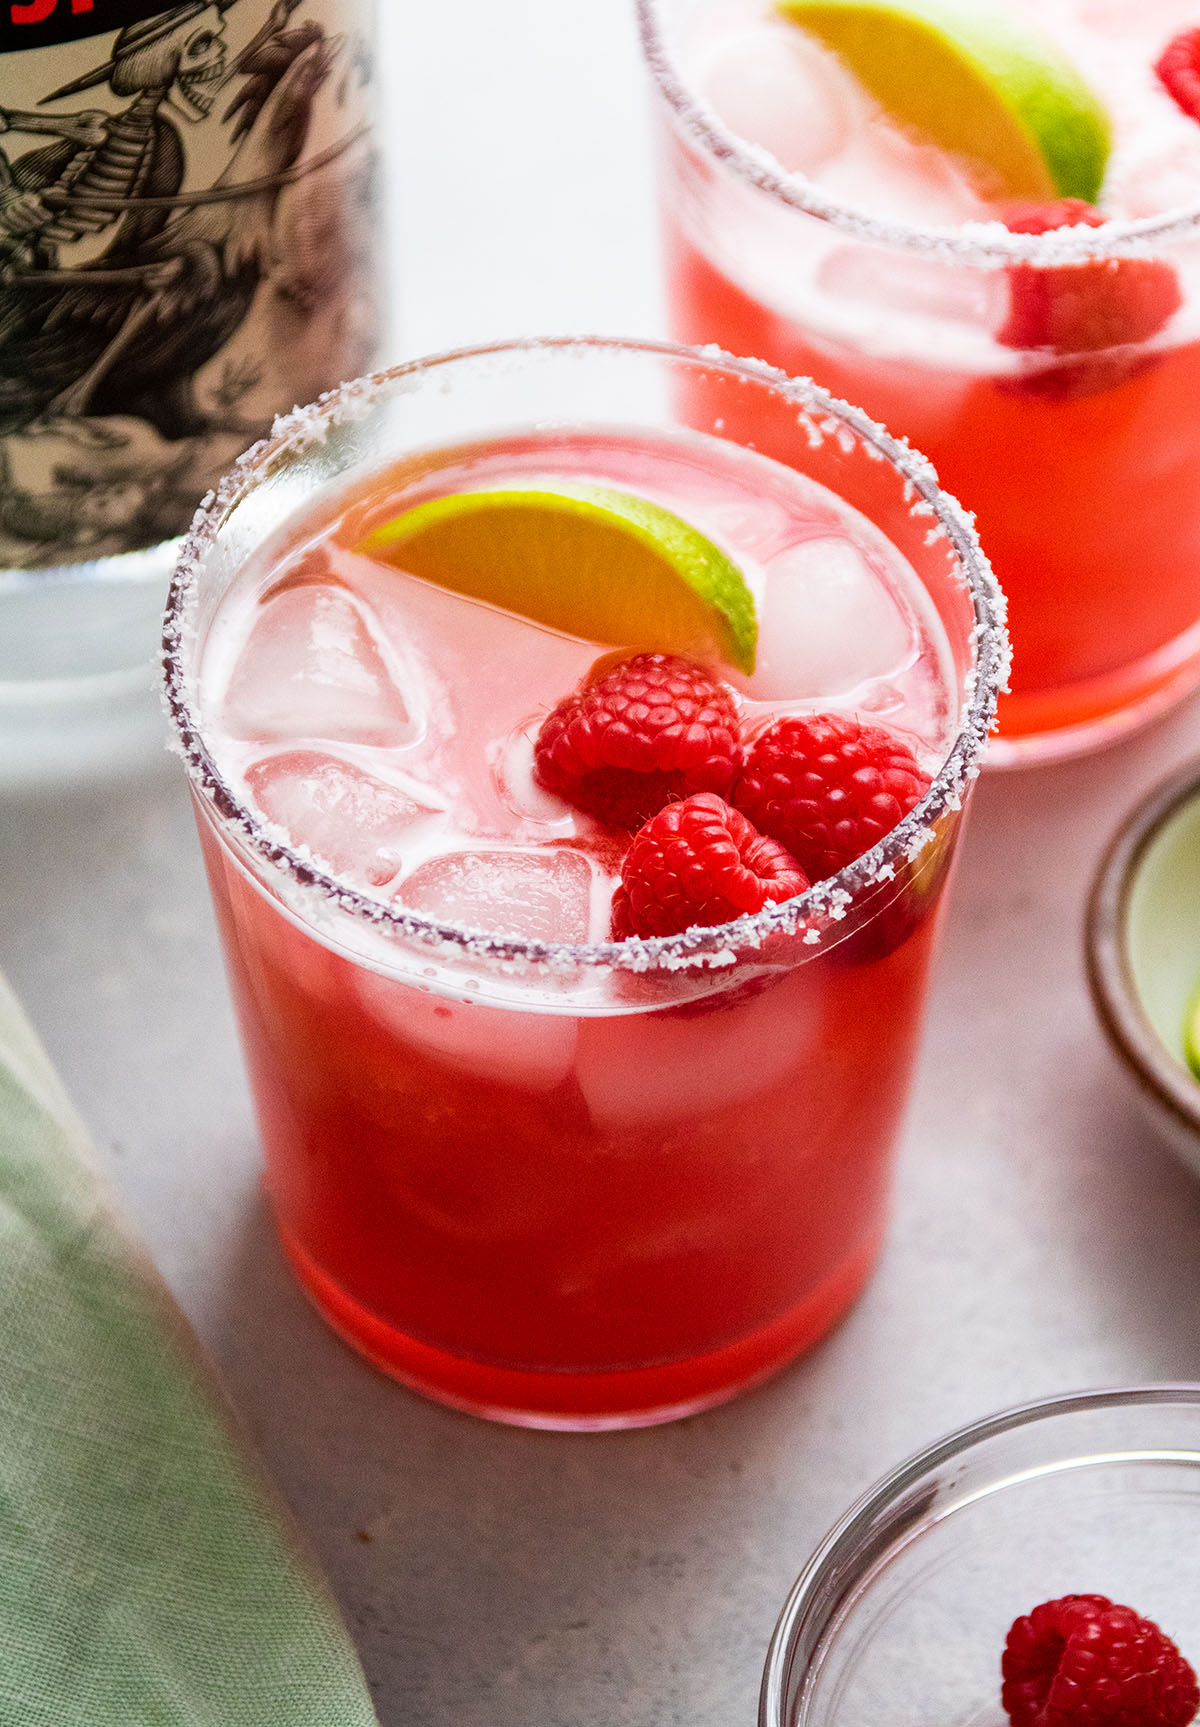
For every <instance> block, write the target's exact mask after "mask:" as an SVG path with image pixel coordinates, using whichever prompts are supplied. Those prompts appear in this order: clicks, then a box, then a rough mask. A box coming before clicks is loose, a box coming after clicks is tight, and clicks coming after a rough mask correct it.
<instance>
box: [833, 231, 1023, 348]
mask: <svg viewBox="0 0 1200 1727" xmlns="http://www.w3.org/2000/svg"><path fill="white" fill-rule="evenodd" d="M817 285H818V287H819V288H820V289H821V291H822V293H824V294H828V295H830V296H831V297H832V298H833V299H835V300H839V301H841V300H848V301H852V302H854V303H856V304H857V305H860V306H862V307H863V308H864V311H869V310H870V309H871V308H873V309H874V313H873V315H875V316H878V317H880V318H887V319H888V320H889V321H891V322H894V321H895V320H896V319H897V318H906V317H907V318H921V319H927V318H928V319H933V320H934V321H935V322H941V321H943V320H948V321H950V322H951V323H954V324H968V325H975V326H977V327H978V328H979V329H980V330H981V331H985V332H990V331H992V330H994V329H996V328H997V327H998V326H999V325H1000V323H1001V322H1002V321H1003V319H1004V317H1005V316H1006V314H1007V312H1008V297H1009V288H1008V279H1007V277H1006V276H1005V274H1004V271H1003V270H1000V269H994V270H987V269H975V268H972V267H971V266H970V265H967V264H964V263H962V262H961V261H960V260H958V259H949V260H946V261H941V262H939V261H938V260H937V259H936V258H918V257H906V256H904V255H903V254H900V253H896V254H888V253H886V252H885V251H884V250H883V248H882V247H880V246H871V245H862V244H857V243H855V244H847V245H842V246H836V247H835V248H834V249H833V250H832V251H831V252H829V253H827V255H826V256H825V258H824V259H823V261H822V263H821V266H820V269H819V270H818V271H817Z"/></svg>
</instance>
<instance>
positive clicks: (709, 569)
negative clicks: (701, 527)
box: [356, 482, 758, 672]
mask: <svg viewBox="0 0 1200 1727" xmlns="http://www.w3.org/2000/svg"><path fill="white" fill-rule="evenodd" d="M356 550H358V551H360V552H365V553H366V554H367V555H368V556H370V557H373V558H380V559H383V560H385V561H386V562H387V563H390V564H395V565H396V566H397V567H398V568H400V569H404V570H408V571H410V572H411V574H413V575H415V576H423V577H424V578H425V579H426V580H427V581H431V582H437V583H438V585H439V586H440V587H443V588H452V589H453V590H454V592H455V593H459V594H466V595H468V596H469V597H470V598H472V599H476V600H487V601H489V602H490V603H491V604H492V605H495V606H503V607H504V608H505V609H506V610H507V611H510V612H519V613H521V615H522V616H524V617H527V618H531V619H532V620H533V621H534V622H535V623H539V624H545V625H547V626H548V627H549V628H551V629H555V630H562V631H563V632H564V633H565V634H567V635H572V636H582V637H583V638H584V640H585V641H592V642H600V643H603V644H604V645H605V646H609V647H635V648H640V649H653V650H656V651H658V652H660V653H682V654H690V655H693V656H695V657H697V658H700V659H706V658H707V659H713V658H716V659H720V660H725V661H727V662H728V663H729V664H730V665H734V666H737V667H738V669H739V670H741V671H743V672H752V671H753V670H754V651H755V645H756V642H757V638H758V620H757V617H756V615H755V610H754V596H753V595H752V594H751V592H750V590H749V588H748V587H747V586H746V581H745V577H744V576H743V575H742V572H741V571H740V570H739V569H738V567H737V565H736V564H735V563H734V562H733V561H732V559H730V558H729V557H727V556H726V554H725V553H724V552H723V551H721V550H720V548H719V547H718V546H715V545H714V544H713V543H712V541H711V540H708V539H705V537H704V535H703V534H701V533H699V532H697V530H696V529H695V528H693V527H692V526H691V525H690V524H689V523H688V522H685V521H684V520H683V518H682V517H681V516H676V515H673V514H672V513H671V511H670V510H664V509H663V508H662V507H661V505H659V504H652V503H650V501H649V500H648V499H646V498H639V497H636V496H634V495H633V494H632V493H629V492H618V491H614V490H611V489H610V488H609V487H607V486H594V485H586V484H580V485H577V486H563V485H559V484H558V483H553V484H551V483H548V482H540V483H539V484H538V486H537V487H536V489H530V490H529V491H515V490H505V491H479V492H452V493H450V494H449V495H448V496H447V497H444V498H433V499H431V500H430V502H429V503H426V504H417V505H416V506H415V507H414V508H413V509H411V510H406V511H405V512H404V514H403V515H399V516H395V517H393V519H392V520H391V521H390V522H385V523H384V524H383V526H382V527H379V528H375V529H374V530H373V531H372V532H371V533H370V534H368V535H367V536H366V538H365V539H364V540H363V541H362V542H361V543H360V545H359V546H357V547H356Z"/></svg>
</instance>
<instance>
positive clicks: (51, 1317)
mask: <svg viewBox="0 0 1200 1727" xmlns="http://www.w3.org/2000/svg"><path fill="white" fill-rule="evenodd" d="M374 1722H375V1715H374V1712H373V1711H372V1708H371V1704H370V1701H369V1698H368V1695H367V1691H366V1687H365V1684H364V1682H363V1678H362V1673H361V1671H360V1669H359V1666H358V1662H357V1660H356V1658H355V1655H354V1652H353V1650H352V1648H351V1646H350V1643H349V1640H348V1638H347V1636H346V1633H345V1631H344V1629H343V1627H342V1625H341V1622H340V1620H339V1618H338V1616H337V1612H336V1609H335V1607H334V1605H333V1603H332V1600H331V1599H330V1597H329V1595H328V1593H327V1591H326V1589H325V1587H324V1585H323V1583H322V1582H321V1581H320V1579H319V1578H318V1576H317V1575H316V1573H315V1571H314V1570H313V1568H312V1567H311V1565H310V1564H309V1562H308V1561H307V1560H306V1559H305V1557H304V1555H303V1554H302V1552H301V1551H300V1549H299V1546H298V1543H297V1541H296V1538H295V1536H294V1534H293V1533H292V1532H291V1531H290V1530H289V1527H288V1524H287V1521H286V1513H284V1512H283V1511H282V1510H281V1508H280V1507H279V1506H278V1504H277V1503H276V1502H275V1501H274V1500H273V1498H272V1497H271V1493H270V1490H269V1488H268V1487H267V1486H266V1484H265V1482H264V1481H263V1480H262V1478H261V1476H260V1475H259V1474H257V1473H256V1471H255V1466H254V1465H253V1464H252V1463H250V1462H249V1461H248V1459H247V1457H246V1456H245V1454H244V1453H243V1451H242V1449H241V1448H240V1446H239V1445H238V1444H237V1443H235V1441H234V1440H233V1438H232V1437H231V1435H230V1431H229V1429H228V1427H227V1424H226V1420H225V1417H224V1415H223V1414H222V1412H221V1408H220V1393H219V1391H218V1390H217V1389H216V1387H215V1385H214V1383H213V1381H212V1379H211V1376H210V1375H209V1373H208V1371H207V1369H206V1368H205V1367H204V1366H203V1364H202V1363H201V1361H200V1359H199V1356H198V1352H197V1349H196V1345H195V1343H194V1341H193V1339H192V1337H191V1333H190V1332H189V1331H188V1330H187V1327H186V1325H185V1323H184V1321H183V1319H182V1317H181V1315H180V1314H179V1312H178V1310H177V1309H176V1308H175V1306H174V1304H173V1303H172V1300H171V1297H170V1296H169V1294H168V1293H167V1290H166V1288H165V1286H164V1285H163V1283H162V1282H161V1280H160V1279H159V1277H158V1275H157V1274H156V1272H155V1271H154V1269H153V1267H152V1266H151V1265H150V1264H149V1263H148V1262H147V1260H146V1258H145V1256H144V1255H143V1254H142V1253H141V1252H140V1250H139V1249H138V1248H137V1246H136V1245H134V1244H133V1243H132V1242H131V1241H130V1239H129V1237H128V1236H127V1235H126V1234H125V1232H124V1230H123V1228H122V1226H121V1224H120V1222H119V1220H118V1217H117V1214H116V1209H115V1206H114V1204H113V1200H112V1197H111V1195H110V1193H109V1192H108V1190H107V1188H106V1186H105V1183H104V1181H103V1179H102V1178H101V1176H100V1175H99V1174H98V1172H97V1171H96V1169H95V1167H94V1165H93V1162H92V1153H91V1150H90V1147H89V1145H88V1141H87V1135H86V1133H85V1131H84V1129H83V1127H82V1126H81V1124H80V1122H79V1120H78V1118H77V1117H76V1116H75V1115H74V1113H73V1111H72V1109H71V1107H70V1104H69V1103H68V1102H67V1099H66V1097H65V1095H64V1094H63V1091H62V1088H61V1086H60V1084H59V1082H58V1080H57V1078H56V1076H55V1074H54V1072H53V1070H52V1068H51V1067H50V1064H49V1062H48V1060H47V1058H46V1055H45V1053H44V1051H43V1050H42V1049H41V1047H40V1046H39V1044H38V1042H37V1039H36V1037H35V1036H34V1034H33V1032H32V1030H31V1028H30V1026H29V1024H28V1022H27V1021H26V1020H25V1018H24V1016H23V1015H22V1013H21V1010H20V1008H19V1007H18V1006H17V1003H16V1002H15V1001H14V999H13V997H12V994H11V992H10V991H9V989H8V987H7V986H6V985H5V983H4V981H3V979H2V978H0V1727H110V1724H112V1727H116V1724H117V1723H119V1724H120V1727H184V1724H186V1727H209V1724H211V1727H275V1724H278V1727H285V1724H286V1727H310V1724H311V1727H370V1724H372V1723H374Z"/></svg>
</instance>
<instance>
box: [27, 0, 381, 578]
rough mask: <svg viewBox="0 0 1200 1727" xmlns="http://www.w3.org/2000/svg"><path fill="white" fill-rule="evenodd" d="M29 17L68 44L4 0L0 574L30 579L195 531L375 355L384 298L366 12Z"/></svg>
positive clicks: (130, 8) (119, 9)
mask: <svg viewBox="0 0 1200 1727" xmlns="http://www.w3.org/2000/svg"><path fill="white" fill-rule="evenodd" d="M32 6H33V8H34V9H35V11H36V15H37V18H38V19H50V20H51V22H50V24H49V25H48V29H50V30H53V32H54V34H53V35H52V36H50V37H49V38H48V40H49V41H50V42H51V44H52V45H50V46H45V45H41V43H40V42H39V41H38V40H37V39H36V32H34V31H29V32H28V37H29V38H30V40H29V45H28V47H26V42H25V39H23V38H21V37H20V35H19V31H18V29H17V26H18V24H19V23H20V22H21V18H20V15H21V14H22V13H25V14H27V15H29V14H30V6H29V5H26V6H24V7H21V6H12V7H11V8H10V7H9V6H8V5H0V30H3V31H6V33H5V34H3V36H2V37H0V48H2V49H4V50H8V51H5V52H0V567H4V566H7V567H9V568H28V569H34V568H39V567H45V566H51V565H62V564H67V563H78V562H82V561H85V560H90V559H93V558H97V557H102V556H107V555H109V554H112V553H118V552H125V551H130V550H133V549H135V548H138V547H141V546H147V545H152V544H155V543H157V542H158V541H160V540H163V539H167V538H170V537H172V536H173V535H175V534H178V533H179V532H181V531H182V529H183V528H185V527H186V525H187V523H188V521H189V519H190V517H191V514H192V511H193V509H194V508H195V505H196V503H197V501H198V500H199V498H200V496H201V494H202V493H203V492H204V491H206V490H207V489H208V487H209V486H210V485H211V484H212V483H213V481H214V480H215V479H216V477H217V476H218V475H219V474H220V473H221V472H222V470H223V469H224V468H225V467H227V466H228V464H229V462H230V460H231V459H232V457H233V456H234V455H235V454H236V453H237V451H238V450H239V449H241V448H242V447H243V446H244V445H245V444H246V443H248V442H250V441H252V440H253V439H254V438H257V437H259V436H261V435H262V434H263V433H264V432H265V431H266V430H267V429H268V427H269V425H270V422H271V419H272V417H273V415H274V414H275V413H276V412H278V411H279V410H281V409H286V408H289V407H291V406H292V405H293V403H295V402H300V401H308V400H310V399H311V398H312V397H313V396H315V395H317V394H319V393H320V391H322V390H324V389H328V388H330V387H331V386H332V385H334V384H336V383H338V382H339V381H340V380H341V379H342V378H344V377H350V376H352V375H354V374H355V373H357V372H359V371H362V370H364V369H365V368H366V367H367V366H368V365H369V364H370V363H371V361H372V359H373V358H374V353H375V348H376V343H377V317H378V298H379V289H380V282H379V271H378V267H377V258H376V256H375V251H376V247H377V246H378V243H379V242H378V235H379V222H378V217H377V213H376V209H375V202H376V158H375V150H374V146H373V142H372V137H371V131H370V108H369V102H370V96H371V90H370V86H371V83H372V60H371V36H370V32H369V29H368V27H367V24H366V23H364V22H363V20H364V19H367V18H369V8H367V7H364V6H362V5H361V4H360V3H359V0H351V3H349V4H348V3H347V0H273V3H271V4H269V5H265V4H263V3H262V0H187V3H184V4H177V5H174V6H171V7H169V8H166V9H164V8H163V7H162V5H161V0H160V3H159V4H158V5H157V6H151V5H145V4H143V5H140V6H139V5H137V4H132V5H131V4H128V3H125V4H124V5H122V3H121V0H107V11H106V0H91V3H89V4H87V5H86V6H85V5H80V4H78V0H72V4H71V6H70V7H69V6H68V4H67V0H58V9H59V10H61V12H62V13H63V14H67V15H68V17H71V16H73V15H77V14H82V15H84V16H83V17H82V20H81V21H80V22H79V23H76V24H74V25H72V24H70V23H68V24H67V25H66V26H65V27H64V26H62V25H56V24H55V23H54V21H53V19H52V18H51V15H52V14H54V13H55V11H56V6H55V0H32ZM10 12H11V17H12V25H11V26H9V25H6V24H5V22H4V19H5V15H6V14H9V13H10ZM106 18H107V19H108V20H110V21H117V22H119V23H120V25H121V27H120V28H119V29H115V30H114V29H112V28H111V22H110V23H109V26H108V27H107V28H106ZM356 18H357V21H358V23H359V27H358V28H355V23H356ZM64 37H66V38H69V39H68V40H64V39H63V38H64ZM21 50H24V51H21ZM64 68H69V69H70V71H71V74H72V75H71V76H69V77H67V78H65V79H64V78H63V76H62V74H63V71H64Z"/></svg>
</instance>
